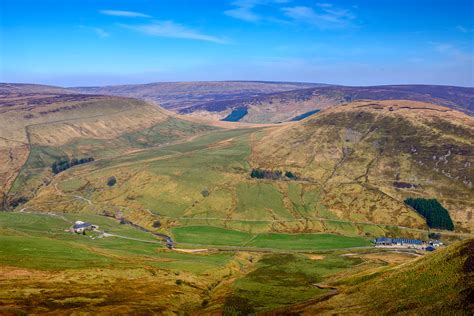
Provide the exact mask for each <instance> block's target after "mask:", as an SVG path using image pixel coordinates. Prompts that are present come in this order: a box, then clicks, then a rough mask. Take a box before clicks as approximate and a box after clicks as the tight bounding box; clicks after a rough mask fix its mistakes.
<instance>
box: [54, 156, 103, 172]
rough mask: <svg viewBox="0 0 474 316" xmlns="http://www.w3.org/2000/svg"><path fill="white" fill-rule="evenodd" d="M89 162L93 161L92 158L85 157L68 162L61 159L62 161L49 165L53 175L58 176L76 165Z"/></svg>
mask: <svg viewBox="0 0 474 316" xmlns="http://www.w3.org/2000/svg"><path fill="white" fill-rule="evenodd" d="M91 161H94V158H93V157H85V158H81V159H77V158H73V159H70V160H69V159H63V160H59V161H55V162H53V164H52V165H51V170H52V171H53V173H54V174H58V173H60V172H61V171H64V170H67V169H69V168H71V167H74V166H76V165H82V164H85V163H88V162H91Z"/></svg>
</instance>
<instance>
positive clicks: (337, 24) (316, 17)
mask: <svg viewBox="0 0 474 316" xmlns="http://www.w3.org/2000/svg"><path fill="white" fill-rule="evenodd" d="M317 6H318V9H317V10H315V9H313V8H310V7H305V6H294V7H286V8H282V10H283V13H284V14H285V15H286V16H288V17H289V18H291V19H293V20H294V21H296V22H301V23H306V24H311V25H314V26H317V27H319V28H321V29H334V28H344V27H348V26H351V25H352V22H353V20H354V19H355V15H354V14H353V13H352V12H351V11H350V10H347V9H341V8H336V7H334V6H333V5H331V4H328V3H318V4H317Z"/></svg>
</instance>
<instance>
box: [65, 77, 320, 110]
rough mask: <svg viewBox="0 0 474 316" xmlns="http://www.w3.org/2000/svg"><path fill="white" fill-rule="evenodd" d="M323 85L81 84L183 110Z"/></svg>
mask: <svg viewBox="0 0 474 316" xmlns="http://www.w3.org/2000/svg"><path fill="white" fill-rule="evenodd" d="M315 86H321V85H320V84H311V83H298V82H265V81H202V82H157V83H149V84H137V85H118V86H105V87H78V88H74V90H76V91H79V92H81V93H94V94H105V95H118V96H125V97H133V98H139V99H144V100H151V101H155V102H156V103H158V104H160V105H161V106H162V107H164V108H166V109H170V110H175V111H179V110H182V109H185V108H188V107H190V106H193V105H195V104H200V103H205V102H220V101H223V100H226V101H231V100H236V99H241V98H248V97H255V96H259V95H262V94H267V93H272V92H279V91H289V90H295V89H301V88H309V87H315Z"/></svg>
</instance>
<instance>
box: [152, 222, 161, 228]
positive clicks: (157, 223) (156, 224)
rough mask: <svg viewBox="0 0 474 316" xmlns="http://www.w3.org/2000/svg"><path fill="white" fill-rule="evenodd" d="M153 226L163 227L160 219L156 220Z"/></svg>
mask: <svg viewBox="0 0 474 316" xmlns="http://www.w3.org/2000/svg"><path fill="white" fill-rule="evenodd" d="M152 226H153V227H154V228H160V227H161V223H160V221H154V222H153V225H152Z"/></svg>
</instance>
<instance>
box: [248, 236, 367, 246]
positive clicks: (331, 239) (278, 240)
mask: <svg viewBox="0 0 474 316" xmlns="http://www.w3.org/2000/svg"><path fill="white" fill-rule="evenodd" d="M248 246H252V247H257V248H277V249H295V250H308V249H314V250H326V249H337V248H351V247H364V246H370V241H369V240H367V239H365V238H362V237H346V236H339V235H331V234H291V235H290V234H271V233H265V234H259V235H258V236H257V237H256V238H255V239H253V240H252V241H251V242H250V243H249V244H248Z"/></svg>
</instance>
